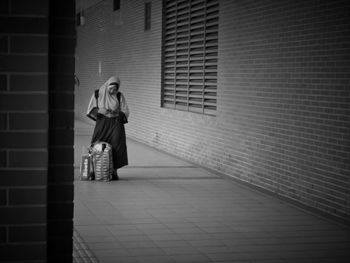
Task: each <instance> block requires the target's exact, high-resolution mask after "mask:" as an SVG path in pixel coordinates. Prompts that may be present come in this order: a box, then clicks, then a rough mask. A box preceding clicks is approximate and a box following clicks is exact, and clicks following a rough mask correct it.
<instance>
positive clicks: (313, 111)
mask: <svg viewBox="0 0 350 263" xmlns="http://www.w3.org/2000/svg"><path fill="white" fill-rule="evenodd" d="M161 5H162V3H161V1H159V0H158V1H152V24H151V26H152V28H151V30H150V31H146V32H145V31H144V30H143V28H144V25H143V7H144V2H143V1H121V9H120V11H118V12H114V13H113V12H112V1H103V2H101V3H99V4H98V5H95V6H93V7H91V8H89V9H87V10H85V16H86V17H85V18H86V24H85V25H83V26H80V27H78V29H77V34H78V35H77V37H78V45H77V54H76V55H77V64H76V73H77V75H78V77H79V78H80V82H81V85H80V87H79V88H78V89H77V90H76V97H77V98H78V99H77V100H76V102H75V105H76V107H75V109H76V119H77V120H79V121H85V122H86V123H88V124H89V125H90V126H89V127H90V128H89V129H87V130H85V131H81V132H85V133H87V134H88V133H91V128H92V125H93V123H92V122H90V121H89V120H88V119H87V118H86V117H85V116H84V115H85V111H86V107H87V104H88V102H89V99H90V96H91V94H92V92H93V90H94V89H95V88H98V87H99V85H101V84H102V83H103V82H104V81H105V80H106V79H107V78H108V77H109V76H110V75H113V74H115V75H118V76H119V77H120V78H121V91H123V92H124V93H125V95H126V98H127V101H128V104H129V106H130V109H131V115H130V120H129V123H128V124H127V125H126V132H127V136H129V137H131V138H134V139H136V140H139V141H141V142H144V143H146V144H148V145H150V146H153V147H156V148H158V149H161V150H164V151H167V152H169V153H171V154H175V155H177V156H180V157H182V158H185V159H187V160H190V161H193V162H195V163H197V164H200V165H203V166H205V167H208V168H211V169H213V170H216V171H218V172H220V173H223V174H226V175H229V176H231V177H233V178H235V179H237V180H240V181H242V182H246V183H248V184H250V185H253V186H256V187H259V188H261V189H264V190H267V191H269V192H272V193H275V194H277V195H279V196H281V197H285V198H287V199H288V200H293V201H295V202H297V203H299V204H303V205H306V206H307V207H310V208H313V209H315V210H316V211H318V212H320V213H322V214H324V215H327V216H330V217H332V218H335V219H338V220H341V221H343V222H344V221H345V222H349V216H350V205H349V197H350V196H349V191H348V189H349V186H350V185H349V177H348V176H349V170H350V169H349V164H348V161H347V160H348V158H349V139H350V138H349V130H348V128H347V126H349V107H348V105H349V97H350V96H349V80H350V75H349V61H350V58H349V53H350V52H349V35H350V34H349V28H350V26H349V19H348V16H349V11H348V10H350V9H349V8H348V7H349V4H347V2H345V1H307V2H306V1H303V2H300V1H298V2H296V3H294V2H292V1H275V2H268V3H267V2H266V1H229V0H226V1H224V0H223V1H220V18H219V63H218V67H219V68H218V71H219V75H218V97H217V98H218V99H217V109H218V110H217V115H216V116H215V117H213V116H203V115H199V114H195V113H188V112H182V111H174V110H169V109H164V108H160V94H161V30H162V28H161V15H162V10H161ZM129 158H132V156H129Z"/></svg>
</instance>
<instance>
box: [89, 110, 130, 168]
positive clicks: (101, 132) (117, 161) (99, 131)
mask: <svg viewBox="0 0 350 263" xmlns="http://www.w3.org/2000/svg"><path fill="white" fill-rule="evenodd" d="M98 141H103V142H108V143H109V144H111V145H112V154H113V166H114V169H118V168H121V167H123V166H125V165H128V153H127V148H126V136H125V128H124V124H122V123H120V122H119V121H118V119H117V118H108V117H106V116H104V115H102V114H98V115H97V120H96V125H95V129H94V133H93V135H92V140H91V143H95V142H98Z"/></svg>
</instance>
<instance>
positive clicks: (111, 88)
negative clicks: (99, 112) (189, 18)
mask: <svg viewBox="0 0 350 263" xmlns="http://www.w3.org/2000/svg"><path fill="white" fill-rule="evenodd" d="M118 89H119V86H118V85H111V86H108V92H109V94H116V93H117V91H118Z"/></svg>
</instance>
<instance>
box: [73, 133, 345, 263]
mask: <svg viewBox="0 0 350 263" xmlns="http://www.w3.org/2000/svg"><path fill="white" fill-rule="evenodd" d="M89 139H90V138H89V136H85V137H84V136H80V137H79V138H78V140H76V147H78V149H79V147H80V146H79V145H82V144H83V143H84V144H85V143H88V141H89ZM128 151H129V162H130V165H129V166H128V167H125V168H123V169H121V170H120V173H119V174H120V177H121V180H120V181H114V182H110V183H104V182H81V181H75V184H74V185H75V192H74V195H75V197H74V198H75V201H74V205H75V208H74V209H75V211H74V224H75V231H76V235H78V239H79V240H80V241H79V242H81V244H80V246H76V250H75V252H74V253H75V256H76V258H75V262H101V263H110V262H111V263H112V262H113V263H115V262H118V263H122V262H130V263H131V262H142V263H148V262H149V263H157V262H162V263H163V262H164V263H165V262H261V263H262V262H266V263H276V262H284V263H286V262H290V263H294V262H297V263H301V262H305V263H310V262H317V263H321V262H332V263H334V262H344V263H345V262H350V231H349V228H346V227H344V226H341V225H338V224H336V223H333V222H330V221H328V220H325V219H323V218H321V217H319V216H316V215H313V214H311V213H308V212H306V211H303V210H301V209H300V208H297V207H294V206H293V205H291V204H288V203H285V202H283V201H281V200H278V199H276V198H273V197H271V196H268V195H266V194H263V193H260V192H257V191H254V190H252V189H250V188H247V187H245V186H243V185H241V184H238V183H236V182H234V181H233V180H231V179H229V178H226V177H221V176H219V175H216V174H213V173H210V172H208V171H207V170H204V169H202V168H199V167H196V166H194V165H193V164H191V163H188V162H185V161H183V160H179V159H177V158H174V157H173V156H169V155H167V154H165V153H163V152H160V151H157V150H155V149H153V148H150V147H148V146H145V145H143V144H140V143H138V142H135V141H133V140H128ZM76 171H77V170H76ZM77 172H78V171H77ZM83 249H84V251H82V250H83ZM77 252H87V253H85V254H84V253H77Z"/></svg>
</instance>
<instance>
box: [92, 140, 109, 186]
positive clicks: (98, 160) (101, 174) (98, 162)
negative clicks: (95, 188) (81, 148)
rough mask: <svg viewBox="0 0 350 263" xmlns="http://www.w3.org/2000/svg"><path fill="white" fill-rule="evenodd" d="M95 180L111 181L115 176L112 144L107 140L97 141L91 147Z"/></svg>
mask: <svg viewBox="0 0 350 263" xmlns="http://www.w3.org/2000/svg"><path fill="white" fill-rule="evenodd" d="M90 153H91V155H92V163H93V171H94V178H93V179H94V180H97V181H111V180H112V176H113V158H112V157H113V155H112V146H111V145H110V144H109V143H107V142H96V143H94V144H93V145H91V147H90Z"/></svg>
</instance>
